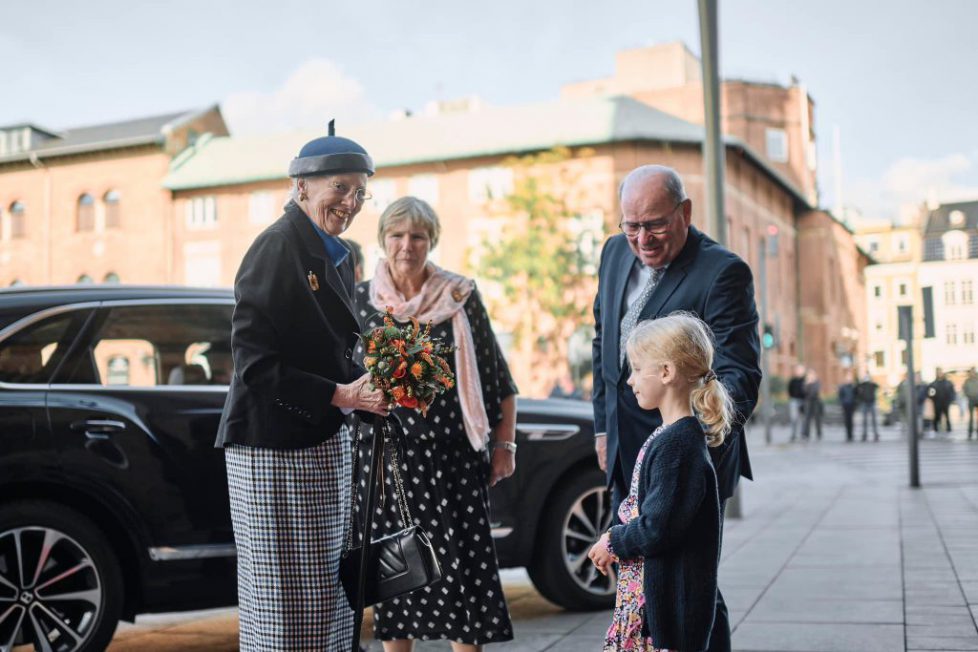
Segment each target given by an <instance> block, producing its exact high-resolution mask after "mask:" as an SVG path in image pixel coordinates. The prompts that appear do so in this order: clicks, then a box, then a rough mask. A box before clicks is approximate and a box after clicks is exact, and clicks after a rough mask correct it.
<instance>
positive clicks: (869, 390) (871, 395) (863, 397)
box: [856, 374, 880, 441]
mask: <svg viewBox="0 0 978 652" xmlns="http://www.w3.org/2000/svg"><path fill="white" fill-rule="evenodd" d="M879 388H880V386H879V385H877V384H876V383H875V382H873V379H872V378H870V377H869V374H865V375H864V376H863V379H862V382H860V383H859V385H857V386H856V400H857V401H858V402H859V412H860V413H861V414H862V415H863V441H866V437H867V436H868V434H869V432H868V431H869V422H870V419H872V422H873V441H879V440H880V431H879V427H878V426H877V424H876V392H877V391H878V390H879Z"/></svg>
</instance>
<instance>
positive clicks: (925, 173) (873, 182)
mask: <svg viewBox="0 0 978 652" xmlns="http://www.w3.org/2000/svg"><path fill="white" fill-rule="evenodd" d="M846 190H847V192H845V203H846V204H847V205H848V206H852V207H854V208H856V209H858V210H859V211H860V212H862V213H863V214H866V215H877V216H880V217H886V218H889V219H899V218H903V217H906V216H907V215H908V214H909V213H912V212H913V211H914V210H916V207H918V206H920V204H922V203H924V202H926V201H938V202H950V201H960V200H968V199H978V153H971V154H963V153H958V154H951V155H948V156H943V157H940V158H932V159H920V158H912V157H904V158H901V159H898V160H896V161H894V162H893V163H892V164H891V165H890V166H889V167H888V168H887V169H886V170H885V171H884V172H883V174H882V176H880V177H879V178H878V179H858V180H857V181H855V182H854V183H852V184H851V185H850V186H849V187H848V188H847V189H846Z"/></svg>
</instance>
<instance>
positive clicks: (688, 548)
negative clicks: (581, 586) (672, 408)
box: [610, 417, 720, 650]
mask: <svg viewBox="0 0 978 652" xmlns="http://www.w3.org/2000/svg"><path fill="white" fill-rule="evenodd" d="M638 505H639V515H638V518H635V519H632V520H631V521H629V522H628V524H626V525H616V526H615V527H613V528H611V533H610V534H611V547H612V549H613V550H614V552H615V554H616V555H618V556H619V557H620V558H621V559H635V558H639V557H641V558H644V559H645V561H644V564H643V566H644V571H645V572H644V576H643V584H644V586H643V591H644V593H645V601H646V602H645V631H646V633H647V634H648V635H649V636H651V637H652V641H653V642H654V643H655V645H656V647H662V648H665V649H668V650H705V649H707V647H708V645H709V641H710V631H711V630H712V629H713V618H714V610H715V607H716V599H717V565H718V564H719V562H720V499H719V497H718V496H717V478H716V474H715V472H714V470H713V464H712V463H711V460H710V456H709V454H708V453H707V448H706V437H705V436H704V435H703V429H702V427H701V426H700V424H699V423H698V422H697V421H696V419H695V418H693V417H686V418H684V419H679V420H678V421H676V422H675V423H674V424H672V425H671V426H669V427H668V428H667V429H665V430H663V431H662V433H660V434H659V436H658V437H656V438H655V440H654V441H653V442H652V443H651V444H649V449H648V451H647V452H646V454H645V460H644V461H643V462H642V476H641V479H640V481H639V487H638Z"/></svg>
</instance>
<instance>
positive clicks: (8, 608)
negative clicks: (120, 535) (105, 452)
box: [0, 501, 123, 652]
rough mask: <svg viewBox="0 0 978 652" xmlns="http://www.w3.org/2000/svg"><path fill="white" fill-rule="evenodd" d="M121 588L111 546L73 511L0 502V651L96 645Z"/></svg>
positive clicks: (110, 625)
mask: <svg viewBox="0 0 978 652" xmlns="http://www.w3.org/2000/svg"><path fill="white" fill-rule="evenodd" d="M122 591H123V588H122V575H121V572H120V570H119V564H118V562H117V561H116V558H115V554H114V553H113V551H112V548H111V546H110V545H109V543H108V541H106V539H105V537H104V536H103V535H102V533H101V532H100V531H99V529H98V528H97V527H96V526H95V525H94V524H93V523H92V522H91V521H89V520H88V519H86V518H85V517H83V516H82V515H81V514H79V513H77V512H75V511H73V510H71V509H68V508H65V507H62V506H61V505H58V504H56V503H49V502H40V501H24V502H18V503H12V504H8V505H3V506H0V650H10V649H12V648H13V647H15V646H19V645H33V647H34V649H35V650H50V651H51V652H81V651H88V650H104V649H105V648H106V647H107V646H108V644H109V642H110V641H111V640H112V635H113V634H114V633H115V628H116V625H117V624H118V622H119V617H120V615H121V613H122Z"/></svg>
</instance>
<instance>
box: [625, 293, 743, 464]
mask: <svg viewBox="0 0 978 652" xmlns="http://www.w3.org/2000/svg"><path fill="white" fill-rule="evenodd" d="M713 350H714V349H713V333H712V332H711V331H710V327H709V326H707V325H706V324H704V323H703V321H702V320H701V319H700V318H699V317H697V316H696V315H694V314H692V313H689V312H681V311H680V312H674V313H672V314H670V315H669V316H667V317H660V318H659V319H650V320H646V321H643V322H640V323H639V324H638V325H637V326H636V327H635V329H634V330H633V331H632V333H631V335H629V337H628V342H627V343H626V351H628V358H629V360H634V359H641V360H642V361H644V362H649V363H660V364H661V363H663V362H667V361H668V362H671V363H673V364H674V365H676V374H677V375H678V377H679V378H685V379H686V380H687V382H689V383H690V384H692V385H694V387H693V389H692V391H690V394H689V400H690V407H692V409H693V412H694V413H695V414H696V416H697V417H698V418H699V420H700V421H701V422H703V424H704V426H705V427H706V442H707V444H708V445H709V446H719V445H720V444H722V443H723V439H724V437H726V436H727V434H728V433H729V432H730V429H731V428H732V427H733V424H734V419H735V414H736V413H735V411H734V404H733V400H732V399H731V398H730V393H729V392H728V391H727V388H726V387H725V386H724V385H723V383H721V382H720V379H719V378H717V377H716V374H715V373H714V372H713V369H712V367H713Z"/></svg>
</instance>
